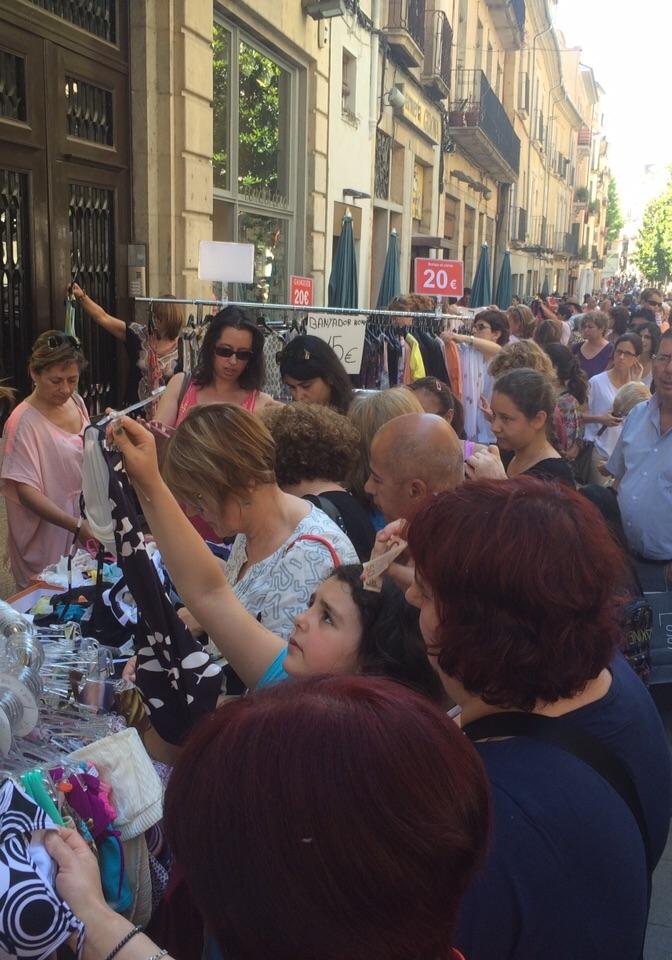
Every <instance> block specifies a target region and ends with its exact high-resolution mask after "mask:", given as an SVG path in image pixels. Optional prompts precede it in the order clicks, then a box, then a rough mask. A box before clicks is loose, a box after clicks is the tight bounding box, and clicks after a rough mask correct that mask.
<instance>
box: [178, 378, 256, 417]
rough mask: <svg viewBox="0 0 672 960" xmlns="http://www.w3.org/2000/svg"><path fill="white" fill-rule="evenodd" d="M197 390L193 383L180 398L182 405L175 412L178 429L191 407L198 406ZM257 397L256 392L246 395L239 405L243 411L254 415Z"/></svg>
mask: <svg viewBox="0 0 672 960" xmlns="http://www.w3.org/2000/svg"><path fill="white" fill-rule="evenodd" d="M198 393H199V388H198V387H197V386H196V384H195V383H193V382H192V383H190V384H189V386H188V387H187V389H186V392H185V394H184V396H183V397H182V403H181V404H180V408H179V410H178V411H177V419H176V420H175V426H176V427H179V425H180V424H181V423H182V421H183V420H184V418H185V417H186V415H187V414H188V413H189V411H190V410H191V408H192V407H197V406H198V405H199V399H198ZM258 396H259V391H258V390H250V392H249V393H248V395H247V396H246V397H245V399H244V400H243V402H242V403H241V407H242V408H243V410H249V412H250V413H254V408H255V406H256V405H257V397H258Z"/></svg>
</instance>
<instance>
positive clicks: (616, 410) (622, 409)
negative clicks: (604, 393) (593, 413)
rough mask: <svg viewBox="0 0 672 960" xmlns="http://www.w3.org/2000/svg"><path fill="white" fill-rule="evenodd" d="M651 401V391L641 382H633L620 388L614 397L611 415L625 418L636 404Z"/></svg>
mask: <svg viewBox="0 0 672 960" xmlns="http://www.w3.org/2000/svg"><path fill="white" fill-rule="evenodd" d="M650 399H651V391H650V390H649V388H648V387H647V385H646V384H645V383H642V381H641V380H633V382H632V383H626V384H625V386H623V387H621V389H620V390H619V391H618V393H617V394H616V396H615V397H614V403H613V409H612V413H613V415H614V416H615V417H627V415H628V414H629V413H630V411H631V410H632V408H633V407H636V406H637V404H638V403H643V402H644V401H645V400H650Z"/></svg>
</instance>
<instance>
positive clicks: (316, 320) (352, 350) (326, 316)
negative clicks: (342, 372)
mask: <svg viewBox="0 0 672 960" xmlns="http://www.w3.org/2000/svg"><path fill="white" fill-rule="evenodd" d="M306 332H307V333H310V334H312V335H313V336H314V337H319V338H320V340H326V342H327V343H328V344H329V346H330V347H331V349H332V350H333V351H334V353H335V354H336V356H337V357H338V359H339V360H340V361H341V363H342V364H343V366H344V367H345V369H346V372H347V373H350V374H353V375H354V374H358V373H359V371H360V369H361V366H362V354H363V352H364V335H365V334H366V317H365V316H359V317H347V316H342V315H341V314H336V313H309V314H308V317H307V319H306Z"/></svg>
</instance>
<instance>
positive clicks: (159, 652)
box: [104, 450, 222, 744]
mask: <svg viewBox="0 0 672 960" xmlns="http://www.w3.org/2000/svg"><path fill="white" fill-rule="evenodd" d="M104 456H105V460H106V462H107V466H108V474H109V478H108V479H109V489H108V493H109V497H110V500H111V501H112V502H113V504H114V505H113V507H112V519H113V521H114V525H115V531H114V532H115V540H116V552H117V558H118V562H119V565H120V566H121V568H122V570H123V572H124V577H125V580H126V583H127V585H128V587H129V589H130V591H131V593H132V594H133V597H134V599H135V602H136V604H137V608H138V622H137V625H136V627H135V631H134V643H135V651H136V655H137V658H138V662H137V670H136V686H137V687H138V690H139V691H140V694H141V696H142V699H143V702H144V704H145V708H146V710H147V712H148V714H149V716H150V718H151V721H152V724H153V726H154V728H155V729H156V731H157V733H158V734H159V736H160V737H163V739H164V740H167V741H168V742H169V743H175V744H177V743H180V742H181V741H182V739H183V738H184V736H185V735H186V733H187V732H188V731H189V730H190V728H191V727H192V726H193V724H194V723H195V722H196V721H197V720H199V719H200V718H201V717H203V716H205V715H206V714H208V713H210V712H211V711H212V710H214V709H215V706H216V704H217V697H218V696H219V691H220V688H221V682H222V681H221V673H222V671H221V667H219V666H217V665H216V664H214V663H213V662H212V661H211V659H210V656H209V655H208V654H207V653H206V652H205V650H204V648H203V644H202V643H200V642H199V641H198V640H196V639H195V638H194V637H193V636H192V635H191V634H190V633H189V631H188V630H187V628H186V627H185V625H184V624H183V623H182V621H181V620H180V618H179V617H178V615H177V613H176V611H175V609H174V607H173V605H172V604H171V602H170V600H169V599H168V597H167V596H166V593H165V591H164V588H163V586H162V585H161V582H160V580H159V577H158V574H157V572H156V569H155V568H154V565H153V563H152V561H151V560H150V557H149V555H148V553H147V548H146V544H145V538H144V536H143V534H142V532H141V530H140V524H139V521H138V517H137V514H136V511H135V505H134V500H133V496H132V495H131V490H130V484H129V481H128V477H127V476H126V472H125V471H124V468H123V464H122V460H121V455H120V454H119V453H117V452H116V451H115V452H109V451H106V450H104Z"/></svg>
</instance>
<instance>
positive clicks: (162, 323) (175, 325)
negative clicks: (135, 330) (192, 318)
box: [150, 293, 184, 340]
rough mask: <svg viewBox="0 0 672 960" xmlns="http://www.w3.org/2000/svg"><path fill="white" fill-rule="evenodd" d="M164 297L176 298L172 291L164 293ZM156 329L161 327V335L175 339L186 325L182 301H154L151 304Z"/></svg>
mask: <svg viewBox="0 0 672 960" xmlns="http://www.w3.org/2000/svg"><path fill="white" fill-rule="evenodd" d="M162 299H166V300H167V299H170V300H174V299H175V298H174V297H173V295H172V293H164V294H162ZM150 309H151V314H152V319H153V320H154V326H155V329H156V328H158V327H160V330H161V336H162V337H165V338H166V340H175V339H177V337H179V335H180V330H181V329H182V327H183V326H184V307H183V306H182V304H180V303H152V304H151V306H150Z"/></svg>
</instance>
